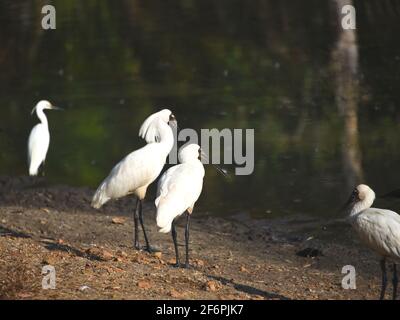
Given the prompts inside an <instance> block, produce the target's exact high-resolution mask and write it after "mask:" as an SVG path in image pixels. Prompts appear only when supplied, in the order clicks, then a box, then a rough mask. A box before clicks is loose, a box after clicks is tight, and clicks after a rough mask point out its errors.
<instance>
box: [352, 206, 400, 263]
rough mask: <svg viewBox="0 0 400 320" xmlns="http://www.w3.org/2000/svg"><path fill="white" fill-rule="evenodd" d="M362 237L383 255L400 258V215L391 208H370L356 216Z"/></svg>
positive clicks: (357, 226) (358, 229)
mask: <svg viewBox="0 0 400 320" xmlns="http://www.w3.org/2000/svg"><path fill="white" fill-rule="evenodd" d="M355 225H356V229H357V232H358V233H359V235H360V237H361V239H362V240H363V241H364V242H366V244H367V245H368V246H370V247H371V248H372V249H373V250H375V251H377V252H378V253H379V254H381V255H383V256H390V257H392V258H400V216H399V215H398V214H397V213H396V212H394V211H390V210H384V209H376V208H370V209H367V210H364V211H362V212H361V213H360V214H359V215H358V216H357V218H356V223H355Z"/></svg>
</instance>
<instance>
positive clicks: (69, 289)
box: [0, 177, 391, 299]
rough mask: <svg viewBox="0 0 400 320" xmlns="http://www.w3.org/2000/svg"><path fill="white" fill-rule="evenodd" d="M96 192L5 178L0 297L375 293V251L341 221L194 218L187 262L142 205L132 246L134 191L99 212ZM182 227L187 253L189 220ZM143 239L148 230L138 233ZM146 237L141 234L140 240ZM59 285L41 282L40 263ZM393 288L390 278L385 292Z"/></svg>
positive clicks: (0, 200) (0, 205) (0, 203)
mask: <svg viewBox="0 0 400 320" xmlns="http://www.w3.org/2000/svg"><path fill="white" fill-rule="evenodd" d="M92 194H93V190H91V189H89V188H71V187H67V186H46V185H45V183H42V182H37V180H32V179H30V178H27V177H20V178H13V179H10V178H7V177H1V178H0V299H1V298H2V299H376V298H377V297H378V296H379V290H380V273H379V266H378V263H377V257H375V256H374V255H373V254H371V253H370V252H369V251H368V250H367V249H365V248H364V247H362V246H361V245H360V244H359V243H358V241H357V239H356V235H355V234H353V232H352V230H351V227H350V226H348V225H347V224H346V223H344V222H341V221H326V220H323V219H321V220H318V219H312V218H309V217H293V218H290V219H269V220H267V219H266V220H258V221H254V220H251V219H248V218H246V216H245V215H243V216H241V215H238V216H236V217H232V218H231V219H221V218H211V217H202V214H201V212H195V213H194V215H193V218H192V223H191V238H190V249H191V268H190V269H181V268H175V267H173V263H174V262H175V258H174V257H175V255H174V248H173V243H172V239H171V235H170V234H161V233H158V232H157V229H156V226H155V210H154V207H153V205H152V202H151V201H147V202H146V204H145V206H144V216H145V224H146V229H147V230H148V234H149V238H150V241H151V243H152V244H153V245H156V246H157V247H158V249H159V250H160V252H159V253H153V254H149V253H147V252H145V251H136V250H134V249H133V248H132V240H133V235H132V231H133V222H132V218H131V215H130V213H131V212H132V207H133V203H134V202H133V201H134V200H133V199H129V198H126V199H121V200H119V201H113V202H110V203H109V204H107V205H105V206H104V207H103V208H102V209H101V210H94V209H92V208H91V207H90V199H91V196H92ZM180 223H181V224H180V227H179V228H178V239H179V242H180V244H181V246H180V252H181V259H182V261H184V246H183V244H184V241H183V240H184V229H183V224H184V219H182V221H181V222H180ZM141 240H143V237H142V238H141ZM141 242H142V243H143V241H141ZM45 265H52V266H54V268H55V271H56V288H55V289H47V290H45V289H42V279H43V275H42V274H41V272H42V267H43V266H45ZM344 265H353V266H354V267H355V268H356V273H357V277H356V286H357V289H356V290H344V289H343V288H342V286H341V281H342V278H343V277H344V276H345V275H344V274H342V273H341V271H342V267H343V266H344ZM390 291H391V286H390V285H389V286H388V292H387V298H390V296H389V294H390Z"/></svg>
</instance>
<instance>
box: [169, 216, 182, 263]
mask: <svg viewBox="0 0 400 320" xmlns="http://www.w3.org/2000/svg"><path fill="white" fill-rule="evenodd" d="M171 234H172V240H173V241H174V247H175V256H176V263H175V267H179V266H180V263H179V251H178V242H177V240H176V229H175V220H174V221H172V226H171Z"/></svg>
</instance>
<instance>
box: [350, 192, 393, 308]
mask: <svg viewBox="0 0 400 320" xmlns="http://www.w3.org/2000/svg"><path fill="white" fill-rule="evenodd" d="M374 200H375V193H374V191H373V190H372V189H371V188H370V187H368V186H367V185H365V184H360V185H359V186H357V187H356V188H355V189H354V191H353V193H352V194H351V197H350V199H349V200H348V202H347V205H351V212H350V215H349V221H350V223H351V225H352V226H353V227H354V229H355V230H356V231H357V233H358V235H359V237H360V238H361V240H362V241H363V242H364V243H365V244H366V245H367V246H368V247H369V248H370V249H372V250H373V251H375V252H376V253H377V254H378V255H380V256H381V262H380V265H381V270H382V290H381V295H380V299H381V300H382V299H383V298H384V296H385V291H386V285H387V276H386V259H390V260H392V261H393V280H392V283H393V299H394V300H395V299H396V296H397V283H398V279H397V270H396V262H397V261H398V260H399V259H400V216H399V215H398V214H397V213H396V212H394V211H390V210H385V209H377V208H371V206H372V203H373V202H374Z"/></svg>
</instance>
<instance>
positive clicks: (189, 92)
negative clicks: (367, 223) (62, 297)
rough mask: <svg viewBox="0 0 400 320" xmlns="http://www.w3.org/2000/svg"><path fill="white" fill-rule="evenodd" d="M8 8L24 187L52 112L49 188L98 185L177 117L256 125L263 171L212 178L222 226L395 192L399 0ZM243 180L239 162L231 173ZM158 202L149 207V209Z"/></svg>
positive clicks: (6, 31) (9, 148)
mask: <svg viewBox="0 0 400 320" xmlns="http://www.w3.org/2000/svg"><path fill="white" fill-rule="evenodd" d="M43 4H44V3H43V1H30V0H29V1H12V0H8V1H7V0H2V1H1V2H0V40H1V42H0V43H1V45H0V105H1V113H0V150H1V151H0V174H6V175H11V176H18V175H26V174H27V165H26V141H27V137H28V135H29V131H30V129H31V127H32V126H33V125H34V124H35V123H36V122H37V121H38V120H37V119H36V117H31V116H30V111H31V109H32V108H33V106H34V104H35V103H36V102H37V101H38V100H40V99H48V100H50V101H52V102H53V103H54V104H56V105H58V106H62V107H64V108H66V109H67V110H66V111H65V112H63V113H60V112H55V111H54V112H51V111H50V112H47V115H48V118H49V122H50V132H51V145H50V149H49V153H48V158H47V169H46V176H47V179H48V180H49V181H50V182H51V183H57V184H59V183H61V184H69V185H74V186H80V185H87V186H90V187H96V186H97V185H98V184H99V182H100V181H101V180H102V178H104V177H105V176H106V175H107V174H108V172H109V170H110V169H111V168H112V166H113V165H114V164H115V163H116V162H117V161H119V160H120V159H121V158H122V157H123V156H125V155H126V154H127V153H129V152H130V151H132V150H134V149H136V148H138V147H139V146H141V145H143V141H141V140H140V139H139V138H138V137H137V133H138V129H139V127H140V124H141V122H142V121H143V119H144V118H145V117H146V116H147V115H149V114H150V113H152V112H154V111H157V110H159V109H161V108H162V107H169V108H170V109H172V110H173V111H174V113H175V114H176V116H177V118H178V120H179V125H180V127H181V128H185V127H191V128H194V129H196V130H199V129H201V128H218V129H223V128H254V129H255V171H254V173H253V174H252V175H250V176H235V177H234V178H233V179H232V180H231V181H225V180H224V179H223V178H221V177H220V176H219V175H217V173H216V171H215V170H213V168H207V169H206V170H207V175H206V179H205V186H204V191H203V194H202V196H201V199H200V200H199V207H200V209H201V210H203V211H208V212H210V213H211V214H215V215H230V214H237V213H243V212H245V213H249V214H251V215H252V216H254V217H268V216H285V215H290V214H298V213H300V214H309V215H315V216H327V217H329V216H330V217H332V216H333V215H335V214H336V211H335V210H336V209H337V208H338V207H339V206H340V204H341V202H342V201H343V200H344V198H346V197H347V196H348V193H349V192H350V190H351V188H352V186H353V185H354V184H355V183H357V182H360V181H364V182H367V183H368V184H370V185H371V186H372V187H373V188H374V189H375V190H376V191H377V192H378V193H380V192H385V191H389V190H391V189H394V188H397V187H399V186H400V169H398V168H399V166H398V164H399V163H400V42H399V34H400V33H399V31H400V23H399V21H400V3H398V2H396V1H382V0H380V1H354V5H355V7H356V9H357V29H356V30H355V32H350V33H346V32H343V31H342V30H341V29H339V28H338V23H337V21H338V14H337V10H336V9H337V8H336V2H334V1H321V0H314V1H272V0H271V1H262V0H259V1H237V0H231V1H213V0H202V1H191V0H189V1H188V0H184V1H161V0H157V1H145V2H144V1H106V0H98V1H94V0H91V1H88V0H87V1H77V0H76V1H73V0H71V1H67V0H64V1H61V0H59V1H52V4H53V5H54V6H55V7H56V9H57V29H56V30H53V31H44V30H42V29H41V27H40V21H41V17H42V15H41V8H42V5H43ZM228 169H230V170H232V166H228ZM151 196H152V195H150V197H149V199H151Z"/></svg>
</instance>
